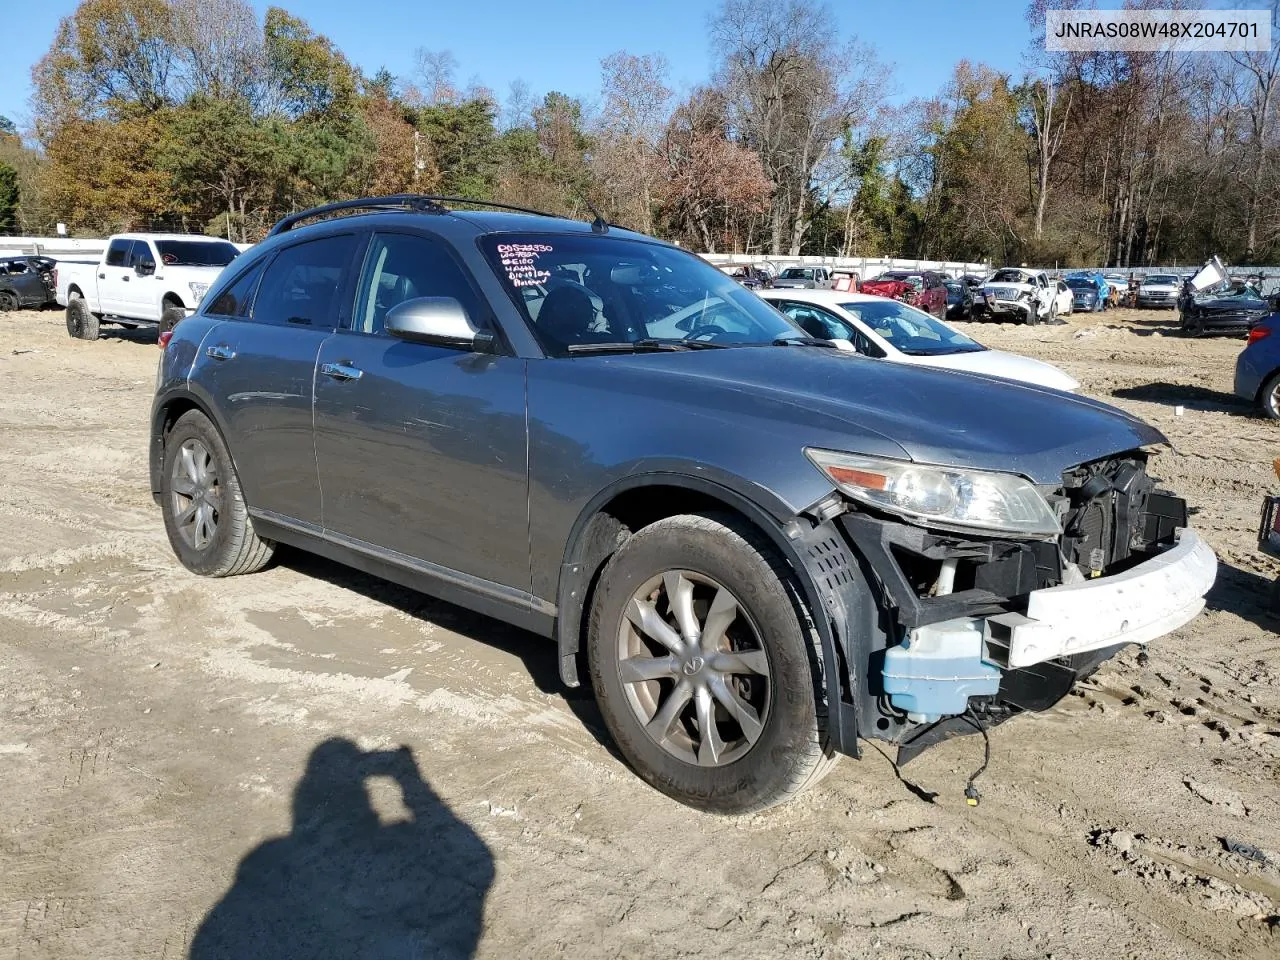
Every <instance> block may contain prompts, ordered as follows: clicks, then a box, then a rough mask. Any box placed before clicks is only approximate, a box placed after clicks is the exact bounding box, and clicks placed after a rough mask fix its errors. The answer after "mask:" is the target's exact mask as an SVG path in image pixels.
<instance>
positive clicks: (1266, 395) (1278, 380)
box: [1258, 370, 1280, 420]
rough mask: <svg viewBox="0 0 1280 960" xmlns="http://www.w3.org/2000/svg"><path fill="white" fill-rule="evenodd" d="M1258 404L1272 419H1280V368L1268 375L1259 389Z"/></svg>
mask: <svg viewBox="0 0 1280 960" xmlns="http://www.w3.org/2000/svg"><path fill="white" fill-rule="evenodd" d="M1258 405H1259V406H1260V407H1262V412H1263V413H1265V414H1266V415H1267V416H1268V417H1270V418H1271V419H1272V420H1280V370H1278V371H1276V372H1275V373H1273V374H1272V375H1271V376H1270V377H1268V378H1267V382H1266V383H1264V384H1263V385H1262V389H1261V390H1259V391H1258Z"/></svg>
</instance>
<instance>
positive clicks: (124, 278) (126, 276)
mask: <svg viewBox="0 0 1280 960" xmlns="http://www.w3.org/2000/svg"><path fill="white" fill-rule="evenodd" d="M120 279H121V280H123V281H124V282H125V283H128V282H129V275H128V274H127V273H126V274H125V275H124V276H123V277H121V278H120Z"/></svg>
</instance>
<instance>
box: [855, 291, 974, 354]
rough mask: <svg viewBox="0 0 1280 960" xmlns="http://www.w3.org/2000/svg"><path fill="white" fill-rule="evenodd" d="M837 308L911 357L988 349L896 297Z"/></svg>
mask: <svg viewBox="0 0 1280 960" xmlns="http://www.w3.org/2000/svg"><path fill="white" fill-rule="evenodd" d="M840 309H841V310H844V311H845V312H846V313H850V314H852V315H853V316H855V317H857V318H858V319H859V320H861V321H862V322H863V323H865V324H866V325H867V326H868V327H870V328H871V329H872V330H874V331H875V332H876V334H877V335H879V336H881V337H883V338H884V339H885V340H887V341H888V342H889V343H891V344H893V346H894V348H895V349H897V350H898V351H899V352H900V353H905V354H907V355H908V356H912V357H936V356H941V355H943V354H948V353H974V352H976V351H978V350H985V349H987V348H986V347H984V346H983V345H982V344H980V343H978V342H977V341H976V340H970V339H969V338H968V337H966V336H965V335H964V334H963V333H957V332H956V331H955V330H952V329H951V328H950V327H948V326H947V325H946V324H944V323H940V322H939V321H937V320H935V319H934V318H933V317H931V316H929V314H927V313H925V312H924V311H923V310H917V309H916V308H915V307H909V306H907V305H906V304H905V303H900V302H898V301H897V300H879V301H870V300H868V301H862V302H859V303H842V304H840Z"/></svg>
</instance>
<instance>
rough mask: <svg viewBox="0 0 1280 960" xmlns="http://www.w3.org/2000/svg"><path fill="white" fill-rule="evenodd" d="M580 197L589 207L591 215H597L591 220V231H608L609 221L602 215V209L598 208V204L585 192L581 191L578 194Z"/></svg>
mask: <svg viewBox="0 0 1280 960" xmlns="http://www.w3.org/2000/svg"><path fill="white" fill-rule="evenodd" d="M578 199H580V200H581V201H582V202H583V203H585V204H586V205H587V209H588V210H590V211H591V215H592V216H593V217H595V219H594V220H592V221H591V232H592V233H608V232H609V221H608V220H606V219H605V218H604V217H602V216H601V215H600V211H599V210H597V209H596V205H595V204H594V203H592V202H591V198H590V197H588V196H587V195H586V194H585V193H581V194H579V195H578Z"/></svg>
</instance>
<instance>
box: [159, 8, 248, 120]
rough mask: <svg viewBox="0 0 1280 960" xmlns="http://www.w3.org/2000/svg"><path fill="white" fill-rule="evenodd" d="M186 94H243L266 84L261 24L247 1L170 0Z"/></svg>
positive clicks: (223, 96)
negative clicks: (264, 80)
mask: <svg viewBox="0 0 1280 960" xmlns="http://www.w3.org/2000/svg"><path fill="white" fill-rule="evenodd" d="M169 6H170V9H171V10H172V11H173V36H174V46H175V48H176V51H177V57H178V61H179V63H180V79H179V86H180V89H181V92H182V94H183V95H184V96H192V95H202V96H206V97H212V98H214V99H217V100H228V99H231V98H233V97H243V98H245V99H246V100H248V101H249V102H250V103H254V104H257V102H258V100H259V99H260V97H261V95H262V91H263V87H264V83H263V79H264V78H263V76H262V65H263V62H264V53H263V43H262V26H261V24H259V23H258V16H257V14H256V13H254V11H253V8H252V7H251V6H250V5H249V4H248V3H247V2H246V0H169Z"/></svg>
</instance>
